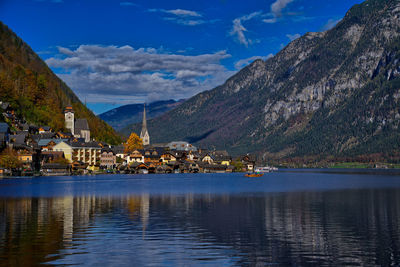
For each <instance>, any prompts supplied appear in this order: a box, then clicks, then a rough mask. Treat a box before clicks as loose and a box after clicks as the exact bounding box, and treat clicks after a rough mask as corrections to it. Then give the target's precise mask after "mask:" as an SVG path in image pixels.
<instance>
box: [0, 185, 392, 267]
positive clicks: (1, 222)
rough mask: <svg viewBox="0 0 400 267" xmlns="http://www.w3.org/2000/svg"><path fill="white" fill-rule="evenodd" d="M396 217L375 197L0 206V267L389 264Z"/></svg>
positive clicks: (388, 194) (79, 200) (57, 201)
mask: <svg viewBox="0 0 400 267" xmlns="http://www.w3.org/2000/svg"><path fill="white" fill-rule="evenodd" d="M399 219H400V192H399V191H398V190H383V189H382V190H348V191H335V192H317V193H285V194H268V195H265V196H261V195H258V196H244V195H234V196H232V195H231V196H229V195H218V196H214V195H191V194H189V195H186V196H168V195H166V196H155V197H150V196H149V195H141V196H140V195H139V196H126V197H120V198H117V197H101V198H98V197H95V196H86V197H75V198H73V197H63V198H39V199H38V198H32V199H29V198H28V199H0V233H1V234H0V265H8V266H10V265H26V264H28V263H29V264H31V265H35V264H38V263H44V262H47V263H49V262H50V263H51V264H53V263H58V264H74V263H82V262H84V263H85V264H88V265H94V264H97V263H104V264H111V265H115V264H123V263H125V265H126V264H127V263H128V262H130V261H131V260H133V259H134V260H135V262H136V263H137V264H146V263H149V262H151V263H153V264H162V263H164V264H165V262H169V263H170V264H171V265H185V264H186V265H192V264H195V263H199V261H200V260H201V259H202V260H205V261H207V262H208V263H212V264H217V265H220V264H224V265H231V264H239V265H256V264H260V265H265V264H271V263H279V264H283V265H300V266H304V265H309V264H315V265H333V264H335V265H349V264H356V265H398V264H399V263H400V252H399V249H398V248H399V246H400V229H399V228H398V221H399ZM97 256H98V257H97Z"/></svg>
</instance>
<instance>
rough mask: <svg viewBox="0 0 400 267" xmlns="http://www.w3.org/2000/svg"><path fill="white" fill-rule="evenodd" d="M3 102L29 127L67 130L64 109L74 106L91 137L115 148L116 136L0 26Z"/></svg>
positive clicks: (21, 41) (26, 46) (25, 45)
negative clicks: (34, 125) (30, 124)
mask: <svg viewBox="0 0 400 267" xmlns="http://www.w3.org/2000/svg"><path fill="white" fill-rule="evenodd" d="M0 101H4V102H10V104H11V105H12V107H13V109H14V110H16V111H17V112H18V115H19V116H21V117H23V118H25V119H26V120H27V121H28V122H30V123H35V124H38V125H48V126H50V127H52V128H53V129H54V130H56V131H57V130H64V108H65V106H66V105H72V106H73V109H74V110H75V116H76V117H77V118H86V119H87V120H88V122H89V127H90V129H91V135H92V137H94V138H96V139H97V140H99V141H105V142H109V143H111V144H116V143H119V142H120V141H121V139H120V137H119V136H118V135H117V133H116V132H115V131H114V130H113V129H112V128H111V127H110V126H109V125H107V124H106V123H105V122H104V121H102V120H101V119H99V118H98V117H96V116H95V115H94V114H93V113H92V112H91V111H90V110H89V109H87V108H86V107H85V106H84V105H83V104H82V103H81V102H80V100H79V99H78V97H77V96H76V95H75V94H74V93H73V92H72V90H71V89H70V88H68V86H67V85H66V84H65V83H64V82H63V81H61V80H60V79H59V78H58V77H57V76H56V75H55V74H54V73H53V72H52V71H51V70H50V69H49V68H48V66H47V65H46V63H45V62H44V61H43V60H41V59H40V58H39V56H38V55H36V54H35V52H33V50H32V49H31V48H30V47H29V46H28V45H27V44H26V43H25V42H24V41H23V40H22V39H20V38H19V37H18V36H17V35H16V34H15V33H13V32H12V31H11V30H10V29H9V28H8V27H7V26H6V25H4V24H3V23H2V22H0Z"/></svg>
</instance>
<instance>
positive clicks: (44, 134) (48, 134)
mask: <svg viewBox="0 0 400 267" xmlns="http://www.w3.org/2000/svg"><path fill="white" fill-rule="evenodd" d="M39 135H40V139H51V138H53V137H54V136H56V134H55V133H41V134H39Z"/></svg>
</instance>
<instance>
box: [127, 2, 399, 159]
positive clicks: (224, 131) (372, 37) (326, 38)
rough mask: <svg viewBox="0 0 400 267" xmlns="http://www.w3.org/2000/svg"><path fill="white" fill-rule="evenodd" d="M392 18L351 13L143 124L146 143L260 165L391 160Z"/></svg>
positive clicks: (395, 39)
mask: <svg viewBox="0 0 400 267" xmlns="http://www.w3.org/2000/svg"><path fill="white" fill-rule="evenodd" d="M399 16H400V2H399V1H398V0H389V1H385V2H382V1H377V0H368V1H365V2H364V3H362V4H358V5H355V6H354V7H352V8H351V9H350V10H349V11H348V12H347V13H346V15H345V17H344V18H343V19H342V20H341V21H340V22H339V23H338V24H337V25H336V26H335V27H334V28H333V29H331V30H329V31H326V32H321V33H307V34H305V35H303V36H302V37H300V38H298V39H296V40H294V41H292V42H291V43H289V44H288V45H287V46H286V47H285V48H284V49H282V50H281V51H280V52H279V53H277V54H276V55H275V56H274V57H272V58H269V59H268V60H266V61H265V62H264V61H262V60H257V61H254V62H253V63H251V64H250V65H248V66H246V67H245V68H243V69H242V70H240V71H239V72H238V73H237V74H235V75H234V76H232V77H231V78H229V79H228V80H227V81H226V82H225V83H224V84H223V85H221V86H218V87H216V88H214V89H212V90H209V91H205V92H202V93H200V94H198V95H196V96H194V97H192V98H190V99H188V100H187V101H186V102H185V103H183V104H182V105H180V106H179V107H177V108H176V109H174V110H172V111H169V112H167V113H166V114H164V115H163V116H161V117H159V118H156V119H153V120H150V121H149V122H148V127H149V133H150V136H151V138H152V140H154V142H165V141H167V140H187V141H190V140H195V143H196V144H197V145H200V146H207V147H215V148H216V149H227V150H229V151H230V152H232V153H234V154H240V153H246V152H255V153H258V154H259V155H260V156H262V157H263V158H264V159H271V158H285V157H308V156H318V157H329V156H332V155H333V156H355V155H359V154H362V153H367V154H372V153H386V152H389V151H392V152H393V153H395V151H396V150H397V149H398V148H399V147H400V144H399V141H398V140H400V134H399V128H398V127H399V118H400V115H399V112H400V111H399V109H398V106H399V97H398V96H399V95H400V91H399V90H400V86H398V84H399V77H400V64H399V58H400V53H399V44H400V36H399V32H400V22H399V19H398V18H399ZM374 101H375V102H374ZM325 121H327V122H329V123H326V122H325ZM178 122H179V123H178ZM138 127H139V125H136V126H135V128H134V129H135V130H137V129H138ZM196 137H197V138H196Z"/></svg>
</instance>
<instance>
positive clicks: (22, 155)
mask: <svg viewBox="0 0 400 267" xmlns="http://www.w3.org/2000/svg"><path fill="white" fill-rule="evenodd" d="M17 157H18V159H19V160H20V161H21V162H22V163H23V164H24V165H30V164H32V161H33V153H32V150H30V149H23V150H18V151H17Z"/></svg>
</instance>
